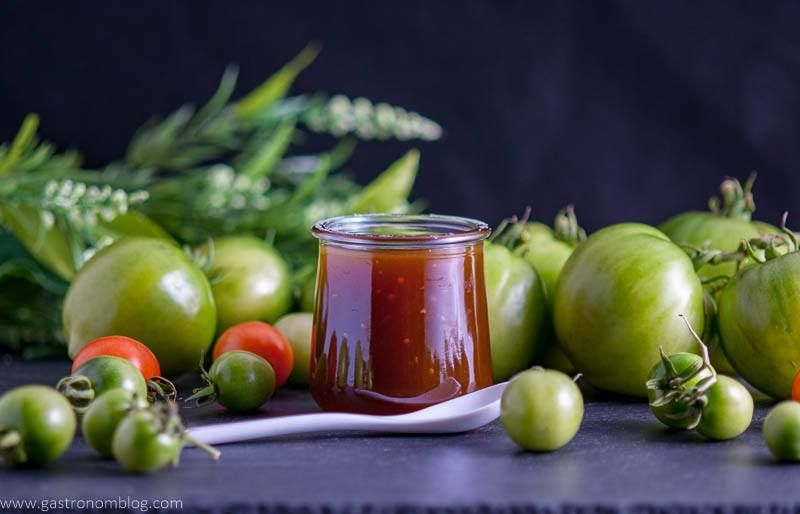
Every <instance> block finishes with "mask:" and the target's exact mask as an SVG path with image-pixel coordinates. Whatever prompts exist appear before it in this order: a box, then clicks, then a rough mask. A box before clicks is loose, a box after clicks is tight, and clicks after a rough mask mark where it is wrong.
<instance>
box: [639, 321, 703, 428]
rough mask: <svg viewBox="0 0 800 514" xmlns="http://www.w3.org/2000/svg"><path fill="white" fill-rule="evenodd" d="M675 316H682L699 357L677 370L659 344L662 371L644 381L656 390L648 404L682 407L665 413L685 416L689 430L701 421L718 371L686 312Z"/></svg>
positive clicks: (675, 417) (676, 416) (681, 418)
mask: <svg viewBox="0 0 800 514" xmlns="http://www.w3.org/2000/svg"><path fill="white" fill-rule="evenodd" d="M678 316H680V317H681V319H683V321H684V323H686V326H687V328H688V329H689V331H690V332H691V333H692V336H693V337H694V338H695V340H696V341H697V342H698V344H699V345H700V350H701V354H702V355H701V357H702V360H699V361H697V362H695V363H693V364H692V365H691V366H689V367H688V368H686V369H685V370H683V371H682V372H678V370H677V369H676V368H675V365H674V364H673V362H672V360H671V359H670V357H669V356H668V355H667V354H666V353H665V352H664V348H662V347H660V346H659V348H658V351H659V352H660V354H661V362H662V364H663V366H664V370H665V375H664V377H661V378H654V379H651V380H648V381H647V382H646V384H645V385H646V387H647V389H648V390H651V391H653V392H654V393H655V394H654V397H653V400H652V401H651V402H650V406H651V407H664V406H667V405H672V406H675V407H682V408H680V409H675V411H676V412H679V414H668V415H667V416H668V417H670V418H672V419H675V420H688V423H687V426H686V428H687V429H689V430H692V429H694V428H695V427H697V425H698V424H699V423H700V419H701V417H702V414H703V407H705V406H706V405H707V404H708V397H707V393H708V390H709V389H711V386H713V385H714V384H716V383H717V372H716V370H715V369H714V367H713V366H712V365H711V359H710V358H709V353H708V347H707V346H706V345H705V343H703V340H702V339H700V336H699V335H697V332H695V330H694V328H692V325H691V323H689V320H688V319H686V316H684V315H683V314H679V315H678ZM706 372H708V373H707V374H708V376H707V377H705V378H703V379H701V380H699V381H697V383H695V384H694V385H691V386H689V385H687V384H689V383H691V381H692V380H693V379H694V378H696V377H697V376H698V375H701V374H706Z"/></svg>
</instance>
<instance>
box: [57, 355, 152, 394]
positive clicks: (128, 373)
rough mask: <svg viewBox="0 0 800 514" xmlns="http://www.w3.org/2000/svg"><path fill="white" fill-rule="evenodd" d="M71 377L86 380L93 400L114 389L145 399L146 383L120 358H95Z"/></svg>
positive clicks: (132, 366)
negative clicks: (90, 385) (90, 384)
mask: <svg viewBox="0 0 800 514" xmlns="http://www.w3.org/2000/svg"><path fill="white" fill-rule="evenodd" d="M72 376H73V377H75V376H84V377H86V378H88V379H89V381H90V382H91V383H92V389H93V390H94V397H95V398H98V397H100V396H101V395H102V394H103V393H106V392H108V391H112V390H114V389H125V390H126V391H130V392H131V393H134V394H136V395H137V396H139V397H140V398H147V383H145V381H144V377H143V376H142V373H141V371H139V369H138V368H137V367H136V366H134V365H133V364H131V363H130V362H129V361H127V360H125V359H122V358H120V357H95V358H94V359H91V360H88V361H86V364H84V365H82V366H81V367H79V368H78V369H76V370H75V372H74V373H73V374H72Z"/></svg>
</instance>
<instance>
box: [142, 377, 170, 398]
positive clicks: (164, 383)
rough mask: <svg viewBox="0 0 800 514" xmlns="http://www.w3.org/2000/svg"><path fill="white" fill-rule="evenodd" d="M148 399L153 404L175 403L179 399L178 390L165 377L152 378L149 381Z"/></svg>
mask: <svg viewBox="0 0 800 514" xmlns="http://www.w3.org/2000/svg"><path fill="white" fill-rule="evenodd" d="M146 383H147V397H148V398H147V399H148V400H149V401H150V402H151V403H155V402H166V401H175V399H176V398H177V397H178V390H177V389H176V388H175V384H173V383H172V382H171V381H169V380H168V379H166V378H164V377H152V378H149V379H147V381H146Z"/></svg>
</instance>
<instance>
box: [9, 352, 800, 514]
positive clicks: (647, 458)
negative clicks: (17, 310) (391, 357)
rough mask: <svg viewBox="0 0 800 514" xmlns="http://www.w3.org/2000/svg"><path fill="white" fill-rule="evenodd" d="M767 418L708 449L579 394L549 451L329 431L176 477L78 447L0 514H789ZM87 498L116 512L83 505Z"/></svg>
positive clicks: (796, 475)
mask: <svg viewBox="0 0 800 514" xmlns="http://www.w3.org/2000/svg"><path fill="white" fill-rule="evenodd" d="M68 368H69V366H68V364H67V363H66V362H60V361H54V362H36V363H26V362H18V361H8V362H4V363H3V364H0V392H2V391H5V390H7V389H8V388H10V387H13V386H17V385H21V384H28V383H43V384H54V383H55V382H56V381H57V380H58V378H59V377H61V376H63V375H64V374H65V373H67V372H68ZM317 410H318V409H317V407H316V406H315V405H314V403H313V401H312V400H311V397H310V396H309V395H308V393H307V392H305V391H300V390H290V389H287V390H281V391H279V392H278V393H277V395H276V397H275V398H273V399H272V400H271V401H270V402H269V403H268V404H267V405H265V406H264V407H263V409H262V411H260V412H258V413H256V414H250V415H247V416H233V415H231V414H228V413H225V412H224V411H222V410H221V409H220V408H218V407H216V406H210V407H205V408H201V409H185V410H184V411H183V414H184V419H185V420H186V422H187V424H188V425H189V426H197V425H201V424H204V423H211V422H218V421H225V420H233V419H252V418H255V417H259V416H283V415H288V414H298V413H308V412H316V411H317ZM766 411H767V406H766V405H763V404H762V405H759V406H758V408H757V409H756V415H755V418H754V420H753V424H752V426H751V427H750V429H749V430H748V431H747V432H746V433H745V434H743V435H742V436H741V437H739V438H737V439H735V440H732V441H726V442H707V441H704V440H703V439H702V438H700V437H699V436H697V435H696V434H693V433H685V432H673V431H669V430H667V429H665V428H663V427H662V426H661V425H660V424H659V423H658V422H657V421H656V420H655V418H653V416H652V415H651V414H650V411H649V408H648V407H647V405H646V404H645V403H643V402H636V401H632V400H624V399H619V398H607V397H591V396H590V397H589V399H588V401H587V405H586V415H585V418H584V421H583V425H582V427H581V430H580V432H579V433H578V435H577V436H576V437H575V439H574V440H573V441H572V442H571V443H570V444H568V445H567V446H566V447H564V448H563V449H561V450H559V451H557V452H553V453H544V454H535V453H527V452H523V451H520V450H519V449H518V448H517V447H516V446H515V445H514V444H513V443H512V442H511V440H509V439H508V437H506V435H505V434H504V433H503V429H502V426H501V425H500V423H499V421H495V422H494V423H491V424H489V425H487V426H485V427H483V428H481V429H478V430H475V431H473V432H470V433H466V434H460V435H440V436H396V435H393V436H384V435H369V434H342V433H340V434H318V435H313V436H292V437H283V438H276V439H270V440H263V441H257V442H252V443H242V444H232V445H224V446H221V447H220V449H221V450H222V457H221V459H220V460H219V461H217V462H214V461H211V460H210V459H208V457H207V456H206V454H205V453H203V452H201V451H200V450H197V449H194V448H187V449H186V450H185V451H184V453H183V456H182V458H181V463H180V466H179V467H178V468H175V469H171V468H170V469H166V470H164V471H161V472H158V473H155V474H152V475H145V476H138V475H130V474H127V473H125V472H123V471H122V470H121V469H120V468H119V466H118V465H117V464H116V463H115V462H114V461H110V460H103V459H101V458H100V457H98V456H96V455H95V453H94V452H93V451H92V450H91V448H89V447H88V446H87V444H86V443H85V442H84V441H83V439H82V438H80V436H79V437H77V438H76V440H75V442H74V443H73V445H72V447H71V448H70V450H69V451H68V452H67V453H66V454H65V455H64V456H63V457H62V458H61V459H60V460H58V461H57V462H55V463H53V464H51V465H50V466H48V467H46V468H44V469H9V468H2V469H0V512H4V511H8V512H17V511H21V510H24V509H25V508H27V509H28V510H30V511H33V510H37V509H38V510H42V509H41V505H42V504H43V502H50V503H48V504H47V505H48V507H47V508H48V509H49V510H50V511H51V512H57V511H59V510H63V511H70V510H73V509H77V508H88V507H93V508H94V509H95V510H105V511H113V510H114V507H116V506H121V507H125V508H127V510H129V511H133V512H138V511H142V510H148V511H150V512H153V511H157V510H165V511H176V512H195V511H197V512H208V513H210V512H270V513H271V512H274V513H286V514H289V513H294V512H297V513H302V514H315V513H320V514H337V513H354V512H363V513H382V514H383V513H385V514H390V513H416V512H420V513H423V512H424V513H426V514H434V513H440V512H441V513H443V514H453V513H456V512H458V513H472V512H475V513H480V514H489V513H494V512H498V513H504V514H515V513H517V512H532V513H540V512H541V513H544V514H551V513H552V514H557V513H564V514H582V513H587V514H590V513H598V514H613V513H616V512H620V513H622V512H624V513H631V514H683V513H689V514H696V513H698V512H699V511H709V512H713V513H714V514H717V513H727V512H730V513H732V514H733V513H735V514H750V513H752V514H756V513H759V512H764V513H765V514H766V513H767V512H768V513H769V514H781V513H783V512H786V513H787V514H788V513H789V512H790V511H791V512H798V511H799V510H800V466H796V467H795V466H791V465H783V464H776V463H774V462H773V460H772V459H771V457H770V455H769V452H768V451H767V448H766V447H765V446H764V443H763V439H762V436H761V425H762V421H763V418H764V416H765V415H766ZM12 500H31V501H34V502H39V503H36V504H27V506H24V505H23V504H19V503H17V504H12V503H9V502H10V501H12ZM58 500H61V503H60V504H59V503H56V502H57V501H58ZM98 500H107V502H108V501H114V500H116V501H117V502H118V503H116V504H115V503H106V504H100V503H90V502H97V501H98ZM162 500H167V502H169V501H170V500H171V501H172V503H160V502H161V501H162ZM69 501H72V503H68V502H69ZM81 501H83V503H79V502H81ZM126 501H127V502H128V503H125V502H126ZM156 502H158V503H156ZM98 505H99V506H100V508H98ZM142 505H145V507H144V509H143V508H142ZM70 507H72V508H70Z"/></svg>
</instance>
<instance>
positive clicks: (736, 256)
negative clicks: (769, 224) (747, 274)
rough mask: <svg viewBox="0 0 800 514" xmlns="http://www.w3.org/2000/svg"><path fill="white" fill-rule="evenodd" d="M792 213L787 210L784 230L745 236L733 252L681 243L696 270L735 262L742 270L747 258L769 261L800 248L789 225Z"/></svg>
mask: <svg viewBox="0 0 800 514" xmlns="http://www.w3.org/2000/svg"><path fill="white" fill-rule="evenodd" d="M788 216H789V213H788V212H784V213H783V216H782V217H781V223H780V230H781V232H782V233H780V234H761V235H759V236H758V237H754V238H752V239H742V240H741V242H740V243H739V247H738V248H737V249H736V250H734V251H732V252H723V251H722V250H719V249H715V248H710V247H709V245H708V244H704V245H701V246H693V245H681V247H682V248H683V250H684V251H685V252H686V254H687V255H688V256H689V258H690V259H692V264H693V265H694V269H695V271H697V270H699V269H700V268H702V267H703V266H706V265H717V264H722V263H724V262H735V263H736V272H738V271H739V270H740V269H741V267H742V265H743V264H745V263H746V262H755V263H758V264H764V263H765V262H767V261H770V260H773V259H777V258H778V257H781V256H782V255H786V254H787V253H794V252H797V251H798V250H800V242H798V238H797V234H796V233H795V232H793V231H792V230H791V229H789V228H787V227H786V220H787V218H788ZM729 278H730V277H728V276H718V277H712V278H709V279H707V280H705V281H704V282H703V283H704V285H705V284H708V283H710V282H716V281H719V280H723V281H724V280H727V279H729ZM723 285H724V282H723Z"/></svg>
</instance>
